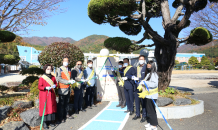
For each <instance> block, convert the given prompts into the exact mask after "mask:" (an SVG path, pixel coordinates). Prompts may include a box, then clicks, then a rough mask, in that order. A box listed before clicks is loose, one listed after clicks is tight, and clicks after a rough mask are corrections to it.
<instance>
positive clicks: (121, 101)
mask: <svg viewBox="0 0 218 130" xmlns="http://www.w3.org/2000/svg"><path fill="white" fill-rule="evenodd" d="M118 64H119V70H117V71H114V68H112V69H111V70H112V73H113V75H114V76H116V77H117V78H118V80H117V92H118V97H119V104H118V105H117V106H116V107H121V108H124V107H126V98H125V94H124V81H123V79H122V77H123V71H124V69H125V68H126V67H123V61H119V62H118Z"/></svg>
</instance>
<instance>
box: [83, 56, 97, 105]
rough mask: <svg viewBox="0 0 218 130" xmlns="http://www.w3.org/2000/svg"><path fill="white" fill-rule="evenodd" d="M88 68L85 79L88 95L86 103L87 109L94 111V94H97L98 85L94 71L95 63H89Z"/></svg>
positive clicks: (85, 71) (89, 61) (90, 61)
mask: <svg viewBox="0 0 218 130" xmlns="http://www.w3.org/2000/svg"><path fill="white" fill-rule="evenodd" d="M87 65H88V67H87V68H86V69H85V70H84V78H85V79H86V81H87V83H86V94H85V102H86V107H87V108H89V109H92V106H95V107H96V105H94V93H95V84H96V78H97V77H96V73H95V70H94V69H93V61H92V60H88V61H87Z"/></svg>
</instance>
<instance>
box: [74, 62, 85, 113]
mask: <svg viewBox="0 0 218 130" xmlns="http://www.w3.org/2000/svg"><path fill="white" fill-rule="evenodd" d="M82 69H83V68H82V61H77V62H76V66H75V67H74V68H72V70H71V77H72V79H73V80H75V81H76V83H74V84H73V90H74V104H73V106H74V112H75V114H79V111H82V112H85V111H86V110H84V109H83V108H82V104H83V94H84V89H85V83H86V82H87V81H86V80H85V79H84V72H83V70H82Z"/></svg>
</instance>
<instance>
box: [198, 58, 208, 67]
mask: <svg viewBox="0 0 218 130" xmlns="http://www.w3.org/2000/svg"><path fill="white" fill-rule="evenodd" d="M200 63H201V65H207V66H208V65H210V61H209V60H208V58H207V57H206V56H202V58H201V62H200Z"/></svg>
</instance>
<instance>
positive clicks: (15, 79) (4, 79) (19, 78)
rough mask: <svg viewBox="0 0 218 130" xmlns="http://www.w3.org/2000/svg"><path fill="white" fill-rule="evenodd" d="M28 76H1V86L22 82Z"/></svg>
mask: <svg viewBox="0 0 218 130" xmlns="http://www.w3.org/2000/svg"><path fill="white" fill-rule="evenodd" d="M25 78H26V76H22V75H20V74H18V73H8V74H2V75H0V85H1V84H4V83H6V82H18V81H19V82H22V81H23V80H24V79H25Z"/></svg>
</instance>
